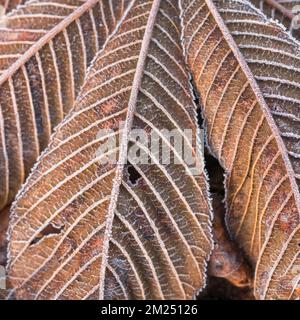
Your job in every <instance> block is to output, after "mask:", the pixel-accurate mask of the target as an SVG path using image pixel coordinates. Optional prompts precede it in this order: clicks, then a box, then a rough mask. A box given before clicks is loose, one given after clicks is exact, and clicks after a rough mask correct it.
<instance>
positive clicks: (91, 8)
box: [0, 0, 128, 208]
mask: <svg viewBox="0 0 300 320" xmlns="http://www.w3.org/2000/svg"><path fill="white" fill-rule="evenodd" d="M115 2H116V1H115ZM127 4H128V1H118V2H116V3H114V6H112V1H111V0H101V1H97V0H87V1H82V0H51V1H49V0H39V1H29V2H27V3H26V4H25V5H21V6H19V7H18V9H16V10H13V11H12V12H11V13H9V14H7V15H5V16H3V17H2V18H0V176H1V180H0V208H2V207H4V206H5V205H6V204H7V203H10V202H11V201H12V200H13V199H14V197H15V195H16V193H17V191H18V190H19V188H20V187H21V185H22V183H23V182H24V179H25V177H26V176H27V175H28V173H29V171H30V169H31V168H32V166H33V164H34V163H35V161H36V159H37V157H38V155H39V154H40V152H41V151H42V150H43V149H44V148H45V147H46V146H47V145H48V143H49V139H50V134H51V132H52V131H53V128H54V127H55V126H56V125H57V124H58V123H60V121H61V120H62V119H63V117H64V115H66V114H67V113H68V112H69V110H70V108H71V107H72V106H73V103H74V99H75V98H76V96H77V94H78V91H79V89H80V87H81V85H82V83H83V80H84V76H85V73H86V70H87V67H88V66H89V64H90V62H91V60H92V59H93V58H94V56H95V54H96V53H97V51H98V50H99V49H100V48H101V47H102V45H103V43H104V42H105V40H106V38H107V36H108V35H109V34H110V33H111V32H112V31H113V30H114V29H115V27H116V25H117V23H118V20H119V19H120V18H121V16H122V15H123V12H124V10H125V9H126V7H127Z"/></svg>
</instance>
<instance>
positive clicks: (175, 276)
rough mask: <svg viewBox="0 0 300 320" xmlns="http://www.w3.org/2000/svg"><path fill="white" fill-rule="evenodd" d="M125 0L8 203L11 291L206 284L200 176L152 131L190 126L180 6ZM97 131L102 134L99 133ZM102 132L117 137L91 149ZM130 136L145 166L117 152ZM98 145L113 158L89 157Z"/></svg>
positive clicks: (160, 292)
mask: <svg viewBox="0 0 300 320" xmlns="http://www.w3.org/2000/svg"><path fill="white" fill-rule="evenodd" d="M129 8H130V10H129V11H128V12H127V14H126V15H125V16H124V18H123V19H124V20H123V22H122V23H121V25H120V28H119V30H118V32H117V33H116V34H114V36H113V37H111V38H110V39H109V41H108V42H107V44H106V46H105V48H104V50H103V51H101V52H100V53H99V54H98V56H97V59H96V60H95V61H94V63H93V65H92V67H91V69H90V70H89V73H88V75H87V77H86V82H85V85H84V86H83V88H82V91H81V93H80V94H79V97H78V100H77V102H76V104H75V106H74V109H73V110H72V112H71V113H70V114H69V115H68V116H67V117H66V119H65V120H64V121H63V122H62V124H61V125H60V126H59V127H58V129H57V130H56V133H55V135H54V136H53V137H52V140H51V143H50V147H49V148H48V149H47V151H46V152H45V153H44V154H43V156H42V157H41V159H40V160H39V162H38V164H37V166H36V168H35V170H34V171H33V173H32V174H31V176H30V177H29V179H28V180H27V183H26V184H25V187H24V188H23V190H22V192H21V193H20V194H19V196H18V199H17V202H16V204H15V205H14V207H13V209H12V221H11V226H10V245H9V263H8V272H9V277H10V280H11V282H12V284H13V286H14V295H15V296H16V297H17V298H34V299H98V298H100V299H103V298H104V299H144V298H148V299H150V298H151V299H162V298H169V299H178V298H181V299H188V298H192V297H193V296H195V294H197V292H198V291H199V290H201V288H202V287H203V286H204V285H205V278H206V264H207V259H208V258H209V254H210V251H211V247H212V239H211V231H210V207H209V203H208V196H207V188H206V182H205V176H204V174H203V173H202V174H201V175H199V176H194V175H193V174H191V171H190V168H189V167H188V166H187V164H186V163H185V162H184V161H183V159H182V158H181V156H180V155H179V154H178V153H177V151H176V149H175V148H174V145H173V142H169V141H167V140H166V139H165V138H164V137H163V136H162V135H161V133H160V130H161V129H166V128H167V129H170V130H173V129H176V130H177V132H179V133H180V136H181V137H182V138H183V139H184V140H186V139H187V136H186V133H185V132H184V131H183V130H184V129H186V128H189V129H192V132H193V136H194V139H193V140H195V139H196V138H195V137H196V135H197V122H196V121H197V120H196V106H195V105H194V103H193V97H192V94H191V92H190V84H189V76H188V74H187V71H186V69H185V67H184V61H183V56H182V50H181V46H180V23H179V17H178V10H179V9H178V8H177V6H176V2H174V1H171V0H164V1H158V0H153V1H142V0H138V1H131V2H130V7H129ZM122 121H123V122H124V128H119V123H120V122H122ZM101 129H106V130H108V129H111V130H112V132H111V131H109V133H107V134H106V136H105V135H104V136H102V135H100V136H99V130H101ZM133 129H143V130H144V132H147V134H150V133H151V132H152V131H153V132H156V133H157V134H159V135H160V137H161V141H162V144H163V145H165V147H167V148H169V150H170V151H171V158H172V159H173V160H171V163H170V164H163V162H162V161H161V157H160V155H159V154H157V153H154V152H152V149H150V148H149V146H148V145H147V144H146V145H143V144H142V143H140V142H139V141H135V140H133V138H132V136H131V135H130V134H129V133H130V132H132V130H133ZM108 135H111V136H114V137H116V138H117V140H118V141H119V143H118V144H116V146H115V148H113V149H110V151H106V150H104V151H103V152H100V153H98V150H99V147H102V146H103V145H104V144H105V143H106V141H107V139H106V138H107V136H108ZM194 142H195V141H194ZM193 145H194V144H193ZM132 146H135V147H138V148H141V150H143V151H144V152H145V154H146V155H147V156H148V157H149V158H150V159H152V161H153V164H141V163H136V162H135V161H134V158H133V157H132V155H131V154H130V152H129V153H128V158H127V151H129V149H130V150H132V149H131V148H132ZM188 148H189V149H190V151H191V152H192V153H193V154H194V156H195V157H196V160H197V162H200V161H201V155H200V154H199V150H197V149H195V147H194V146H192V145H191V143H189V144H188ZM109 154H110V155H112V154H115V155H116V158H117V164H116V163H113V162H108V163H106V164H103V163H102V164H101V163H100V160H101V159H102V160H103V158H104V157H109ZM126 158H127V160H128V162H127V163H126ZM175 158H177V160H179V162H178V164H176V163H175V161H174V159H175ZM32 257H35V259H32Z"/></svg>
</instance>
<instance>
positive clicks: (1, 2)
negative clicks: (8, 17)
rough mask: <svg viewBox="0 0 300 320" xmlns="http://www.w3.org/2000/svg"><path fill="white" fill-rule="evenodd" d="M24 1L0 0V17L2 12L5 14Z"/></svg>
mask: <svg viewBox="0 0 300 320" xmlns="http://www.w3.org/2000/svg"><path fill="white" fill-rule="evenodd" d="M24 2H25V0H0V10H1V12H0V17H1V15H2V14H7V13H8V12H10V11H12V10H13V9H15V8H16V7H17V6H18V5H20V4H22V3H24ZM1 7H2V8H1Z"/></svg>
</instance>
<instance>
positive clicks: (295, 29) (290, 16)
mask: <svg viewBox="0 0 300 320" xmlns="http://www.w3.org/2000/svg"><path fill="white" fill-rule="evenodd" d="M251 2H252V3H253V4H254V5H255V6H256V7H257V8H259V9H260V10H261V11H262V12H264V13H265V14H266V15H267V16H268V17H269V18H272V19H274V20H277V21H279V22H281V23H282V24H283V25H284V26H285V27H286V28H287V30H288V31H290V32H291V34H292V35H293V36H294V37H296V38H298V39H300V31H299V27H300V16H299V14H300V1H299V0H251ZM297 16H298V17H297Z"/></svg>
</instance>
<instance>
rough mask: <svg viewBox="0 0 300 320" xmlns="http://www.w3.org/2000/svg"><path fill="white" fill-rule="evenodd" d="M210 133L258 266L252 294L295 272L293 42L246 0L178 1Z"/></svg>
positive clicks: (268, 290) (287, 289) (299, 99)
mask: <svg viewBox="0 0 300 320" xmlns="http://www.w3.org/2000/svg"><path fill="white" fill-rule="evenodd" d="M181 7H182V14H181V16H182V23H183V27H184V30H183V42H184V47H185V52H186V56H187V62H188V65H189V67H190V69H191V71H192V74H193V77H194V82H195V84H196V86H197V88H198V90H199V92H200V95H201V102H202V105H203V115H204V118H205V123H206V127H207V140H208V143H209V145H210V148H211V151H212V153H213V154H214V155H215V157H216V158H218V160H219V161H220V163H221V165H222V166H223V167H224V169H225V172H226V175H227V179H226V205H227V225H228V228H229V230H230V233H231V236H232V237H233V238H234V239H235V241H236V242H237V243H239V245H240V246H241V247H242V248H243V250H244V251H245V252H246V254H247V256H248V257H249V259H250V260H251V263H252V265H253V267H256V278H255V294H256V297H257V298H258V299H296V298H297V297H299V289H297V288H298V283H299V279H300V270H299V269H300V267H299V265H300V255H299V252H300V247H299V243H300V224H299V221H300V209H299V208H300V195H299V186H300V130H299V128H300V126H299V124H300V113H299V110H300V108H299V107H300V95H299V92H300V91H299V83H300V51H299V45H298V42H296V41H295V40H294V39H293V38H291V37H290V36H289V35H288V34H287V33H286V32H284V31H283V29H282V27H281V26H279V25H278V24H276V23H274V22H270V21H268V20H267V19H266V17H265V16H264V15H263V14H262V13H261V12H260V11H259V10H257V9H256V8H254V7H253V6H252V5H250V3H249V2H248V1H244V0H235V1H221V0H220V1H211V0H205V1H204V0H195V1H192V2H191V1H187V0H182V1H181Z"/></svg>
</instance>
